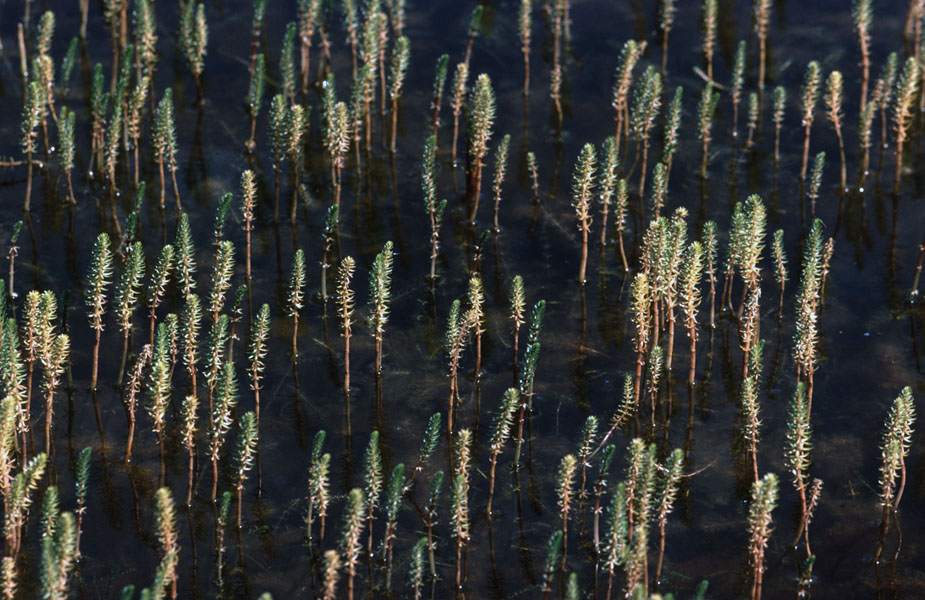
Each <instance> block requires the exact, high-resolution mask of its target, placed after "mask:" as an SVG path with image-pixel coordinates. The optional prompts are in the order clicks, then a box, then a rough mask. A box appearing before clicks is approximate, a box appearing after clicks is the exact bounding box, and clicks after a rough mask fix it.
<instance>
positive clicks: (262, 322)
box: [247, 304, 270, 390]
mask: <svg viewBox="0 0 925 600" xmlns="http://www.w3.org/2000/svg"><path fill="white" fill-rule="evenodd" d="M269 337H270V305H269V304H263V305H262V306H261V307H260V310H259V311H258V312H257V318H256V319H255V320H254V324H253V326H252V329H251V337H250V345H249V347H248V353H247V357H248V360H250V364H251V368H250V377H251V389H252V390H257V389H260V380H261V379H262V378H263V370H264V368H265V366H266V365H265V364H264V362H263V359H264V358H265V357H266V355H267V340H268V339H269Z"/></svg>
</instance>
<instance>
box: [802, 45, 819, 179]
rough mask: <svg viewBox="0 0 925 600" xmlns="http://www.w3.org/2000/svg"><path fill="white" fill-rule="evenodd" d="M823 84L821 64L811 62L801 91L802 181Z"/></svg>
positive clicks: (804, 176) (807, 67)
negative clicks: (810, 135)
mask: <svg viewBox="0 0 925 600" xmlns="http://www.w3.org/2000/svg"><path fill="white" fill-rule="evenodd" d="M821 83H822V70H821V68H820V67H819V63H818V62H816V61H815V60H811V61H810V62H809V64H808V65H806V75H805V76H804V77H803V87H802V89H801V90H800V102H801V114H800V116H801V118H802V120H803V162H802V164H801V166H800V181H805V180H806V166H807V163H808V162H809V132H810V130H811V129H812V127H813V119H814V118H815V114H816V102H817V101H818V100H819V86H820V85H821Z"/></svg>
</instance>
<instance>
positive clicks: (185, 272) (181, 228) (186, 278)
mask: <svg viewBox="0 0 925 600" xmlns="http://www.w3.org/2000/svg"><path fill="white" fill-rule="evenodd" d="M174 244H175V246H174V247H175V248H176V249H177V252H176V255H177V271H179V275H180V282H181V283H182V285H183V295H184V296H189V295H190V294H192V293H193V290H194V289H196V247H195V245H194V244H193V232H192V229H191V228H190V224H189V216H188V215H187V214H186V213H182V214H181V215H180V222H179V224H178V226H177V236H176V241H175V242H174Z"/></svg>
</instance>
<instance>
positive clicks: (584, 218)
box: [572, 144, 597, 231]
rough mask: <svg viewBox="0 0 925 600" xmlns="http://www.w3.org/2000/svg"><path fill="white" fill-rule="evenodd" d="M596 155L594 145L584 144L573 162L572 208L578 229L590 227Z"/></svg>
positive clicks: (586, 229)
mask: <svg viewBox="0 0 925 600" xmlns="http://www.w3.org/2000/svg"><path fill="white" fill-rule="evenodd" d="M596 162H597V155H596V153H595V152H594V146H593V145H591V144H585V145H584V146H583V147H582V148H581V153H580V154H579V155H578V162H577V163H576V164H575V174H574V176H573V180H572V208H574V209H575V215H576V216H577V217H578V229H580V230H585V231H588V230H590V228H591V221H592V217H591V199H592V197H593V195H594V166H595V163H596Z"/></svg>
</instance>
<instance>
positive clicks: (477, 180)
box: [466, 73, 495, 223]
mask: <svg viewBox="0 0 925 600" xmlns="http://www.w3.org/2000/svg"><path fill="white" fill-rule="evenodd" d="M494 122H495V92H494V90H493V89H492V86H491V79H490V78H489V77H488V75H486V74H485V73H482V74H481V75H479V76H478V78H477V79H476V82H475V87H474V88H473V90H472V93H471V94H470V96H469V123H468V127H467V131H468V133H469V150H468V163H467V170H468V178H467V186H466V190H467V197H468V202H469V222H470V223H474V222H475V215H476V213H477V212H478V208H479V193H480V191H481V189H482V166H483V162H482V161H483V160H485V156H486V155H487V154H488V142H489V140H490V139H491V135H492V126H493V124H494Z"/></svg>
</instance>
